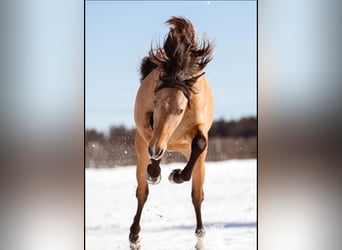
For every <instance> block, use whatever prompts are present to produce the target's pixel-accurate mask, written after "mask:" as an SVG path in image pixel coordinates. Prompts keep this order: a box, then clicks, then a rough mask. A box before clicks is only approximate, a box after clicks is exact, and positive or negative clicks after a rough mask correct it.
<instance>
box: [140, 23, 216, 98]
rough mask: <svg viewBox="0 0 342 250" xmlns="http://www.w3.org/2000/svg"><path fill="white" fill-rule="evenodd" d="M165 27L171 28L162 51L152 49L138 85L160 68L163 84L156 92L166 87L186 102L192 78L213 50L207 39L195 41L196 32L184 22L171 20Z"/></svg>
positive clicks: (209, 57)
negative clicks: (185, 98)
mask: <svg viewBox="0 0 342 250" xmlns="http://www.w3.org/2000/svg"><path fill="white" fill-rule="evenodd" d="M166 24H168V25H170V31H169V33H168V35H167V37H166V39H165V40H164V45H163V47H162V48H161V47H160V46H157V48H156V49H153V48H151V49H150V51H149V56H147V57H145V58H144V59H143V60H142V63H141V66H140V74H141V81H143V80H144V79H145V77H146V76H147V75H148V74H149V73H150V72H151V71H152V70H153V69H155V68H159V69H160V72H161V74H160V77H159V79H160V81H161V82H162V84H161V85H159V87H158V88H157V89H156V91H158V90H159V89H162V88H165V87H171V88H179V89H181V90H182V91H183V92H184V94H185V95H186V96H187V98H188V97H189V95H190V92H192V85H193V84H192V83H193V82H194V81H196V80H197V78H198V76H197V77H195V75H196V74H197V73H198V72H199V71H201V70H202V69H204V68H205V66H206V65H207V64H208V63H209V62H210V61H211V60H212V52H213V47H212V44H211V43H210V42H209V41H208V40H207V39H206V38H203V40H202V42H198V41H197V36H196V31H195V29H194V27H193V26H192V24H191V22H190V21H189V20H187V19H186V18H183V17H171V18H170V19H169V20H168V21H166ZM203 74H204V73H203Z"/></svg>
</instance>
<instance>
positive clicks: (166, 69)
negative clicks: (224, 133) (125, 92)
mask: <svg viewBox="0 0 342 250" xmlns="http://www.w3.org/2000/svg"><path fill="white" fill-rule="evenodd" d="M166 23H167V24H168V25H169V26H170V30H169V33H168V34H167V37H166V39H165V40H164V44H163V47H161V46H156V47H157V48H156V49H153V48H152V47H151V49H150V51H149V54H148V56H147V57H145V58H144V59H143V60H142V62H141V66H140V73H141V79H140V80H141V85H140V88H139V90H138V92H137V95H136V100H135V108H134V119H135V123H136V134H135V149H136V154H137V168H136V178H137V182H138V186H137V189H136V197H137V200H138V206H137V211H136V214H135V217H134V220H133V224H132V226H131V227H130V234H129V241H130V245H131V248H135V247H139V246H140V244H139V243H140V240H139V233H140V217H141V213H142V210H143V207H144V204H145V202H146V200H147V196H148V184H158V183H159V181H160V179H161V169H160V166H159V164H160V161H161V158H162V156H163V154H164V153H165V152H166V151H169V152H173V151H179V152H181V153H182V154H183V155H185V157H186V158H187V160H188V162H187V164H186V166H185V167H184V169H183V170H181V169H175V170H173V171H172V172H171V174H170V176H169V180H170V181H171V182H172V183H177V184H180V183H182V182H185V181H189V180H190V179H191V178H192V192H191V197H192V203H193V205H194V209H195V213H196V223H197V225H196V231H195V234H196V236H197V238H202V237H204V235H205V230H204V228H203V223H202V216H201V203H202V201H203V199H204V193H203V182H204V176H205V168H204V164H205V157H206V154H207V145H208V131H209V129H210V127H211V124H212V120H213V112H214V98H213V94H212V91H211V88H210V85H209V82H208V81H207V79H206V77H205V75H204V74H205V72H204V71H203V69H204V68H205V67H206V65H207V64H208V63H209V62H210V61H211V60H212V53H213V45H212V43H211V42H209V41H208V39H207V38H206V37H203V39H202V41H200V42H199V41H198V40H197V35H196V31H195V29H194V27H193V25H192V24H191V22H190V21H189V20H187V19H186V18H183V17H171V18H170V19H169V20H168V21H166Z"/></svg>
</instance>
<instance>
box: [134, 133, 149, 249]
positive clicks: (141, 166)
mask: <svg viewBox="0 0 342 250" xmlns="http://www.w3.org/2000/svg"><path fill="white" fill-rule="evenodd" d="M135 149H136V153H137V169H136V178H137V182H138V186H137V190H136V197H137V200H138V206H137V211H136V214H135V216H134V220H133V224H132V226H131V228H130V233H129V241H130V246H131V249H138V248H139V245H140V243H139V233H140V217H141V213H142V210H143V207H144V204H145V202H146V200H147V196H148V183H147V181H146V179H145V174H146V168H147V165H148V164H149V163H150V160H149V158H148V153H147V144H146V143H145V142H144V140H143V139H142V138H141V136H140V135H139V133H138V132H136V134H135Z"/></svg>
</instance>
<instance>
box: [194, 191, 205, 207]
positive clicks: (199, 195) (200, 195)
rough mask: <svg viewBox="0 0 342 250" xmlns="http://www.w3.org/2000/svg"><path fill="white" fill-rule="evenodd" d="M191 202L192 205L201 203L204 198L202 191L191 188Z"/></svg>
mask: <svg viewBox="0 0 342 250" xmlns="http://www.w3.org/2000/svg"><path fill="white" fill-rule="evenodd" d="M191 198H192V203H193V204H194V205H196V204H199V203H201V202H202V201H203V200H204V192H203V189H202V191H195V190H192V192H191Z"/></svg>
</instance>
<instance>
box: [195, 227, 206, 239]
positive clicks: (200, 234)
mask: <svg viewBox="0 0 342 250" xmlns="http://www.w3.org/2000/svg"><path fill="white" fill-rule="evenodd" d="M195 235H196V237H197V238H204V236H205V230H204V228H200V229H196V231H195Z"/></svg>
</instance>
